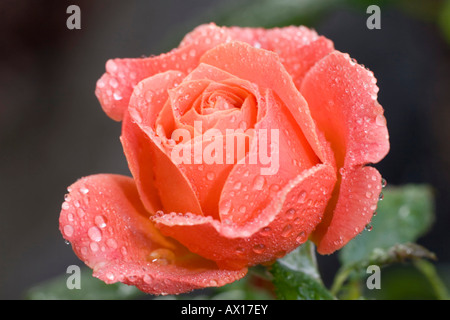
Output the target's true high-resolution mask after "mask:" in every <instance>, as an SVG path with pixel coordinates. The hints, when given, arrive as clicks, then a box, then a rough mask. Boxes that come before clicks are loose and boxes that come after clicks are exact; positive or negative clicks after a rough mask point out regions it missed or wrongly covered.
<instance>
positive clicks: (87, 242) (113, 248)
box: [59, 174, 246, 294]
mask: <svg viewBox="0 0 450 320" xmlns="http://www.w3.org/2000/svg"><path fill="white" fill-rule="evenodd" d="M69 189H70V190H71V191H70V193H69V194H68V195H67V196H66V201H65V202H64V204H63V206H62V210H61V214H60V220H59V222H60V230H61V232H62V234H63V236H64V238H65V239H66V240H68V241H70V242H71V243H72V247H73V250H74V251H75V253H76V254H77V256H78V257H79V258H80V259H81V260H83V261H84V262H85V263H86V264H87V265H88V266H89V267H90V268H92V269H93V270H94V273H93V275H94V276H95V277H98V278H99V279H101V280H103V281H105V282H106V283H114V282H118V281H120V282H123V283H126V284H132V285H135V286H137V287H138V288H139V289H141V290H142V291H144V292H147V293H152V294H169V293H170V294H177V293H181V292H187V291H190V290H193V289H197V288H204V287H210V286H221V285H224V284H226V283H229V282H233V281H235V280H237V279H239V278H241V277H242V276H244V275H245V273H246V270H245V269H242V270H238V271H229V270H219V269H218V268H217V266H216V265H215V264H214V263H213V262H211V261H208V260H205V259H203V258H201V257H199V256H197V255H194V254H192V253H189V252H188V251H187V250H186V249H185V248H183V247H182V246H180V245H179V244H177V243H176V242H175V241H173V240H169V239H167V238H165V237H163V236H162V235H161V234H160V233H159V231H158V230H157V229H156V228H155V227H154V226H153V224H152V222H151V221H150V220H149V219H148V215H149V214H148V212H146V210H145V209H144V207H143V205H142V204H141V202H140V199H139V194H138V192H137V190H136V186H135V184H134V181H133V179H131V178H129V177H125V176H120V175H107V174H103V175H94V176H89V177H86V178H83V179H80V180H78V181H77V182H76V183H74V184H73V185H72V186H70V187H69Z"/></svg>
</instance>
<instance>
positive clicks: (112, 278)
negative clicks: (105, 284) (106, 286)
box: [106, 272, 116, 281]
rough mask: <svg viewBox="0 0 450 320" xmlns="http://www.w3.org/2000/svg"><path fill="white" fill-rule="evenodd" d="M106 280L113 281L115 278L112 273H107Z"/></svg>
mask: <svg viewBox="0 0 450 320" xmlns="http://www.w3.org/2000/svg"><path fill="white" fill-rule="evenodd" d="M106 278H107V279H108V280H111V281H113V280H114V279H115V278H116V277H115V276H114V273H112V272H107V273H106Z"/></svg>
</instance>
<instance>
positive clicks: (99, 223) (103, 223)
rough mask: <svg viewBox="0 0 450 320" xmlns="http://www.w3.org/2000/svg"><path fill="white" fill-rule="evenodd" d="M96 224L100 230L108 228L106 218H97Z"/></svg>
mask: <svg viewBox="0 0 450 320" xmlns="http://www.w3.org/2000/svg"><path fill="white" fill-rule="evenodd" d="M94 221H95V224H96V225H97V226H98V227H99V228H104V227H106V221H105V218H104V217H103V216H96V217H95V219H94Z"/></svg>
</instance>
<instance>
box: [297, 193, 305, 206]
mask: <svg viewBox="0 0 450 320" xmlns="http://www.w3.org/2000/svg"><path fill="white" fill-rule="evenodd" d="M305 200H306V192H305V191H302V192H300V193H299V195H298V199H297V202H298V203H304V202H305Z"/></svg>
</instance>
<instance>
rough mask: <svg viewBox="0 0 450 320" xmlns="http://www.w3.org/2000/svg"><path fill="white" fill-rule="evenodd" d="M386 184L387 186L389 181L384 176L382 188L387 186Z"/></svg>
mask: <svg viewBox="0 0 450 320" xmlns="http://www.w3.org/2000/svg"><path fill="white" fill-rule="evenodd" d="M386 186H387V181H386V179H385V178H382V179H381V187H382V188H386Z"/></svg>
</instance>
